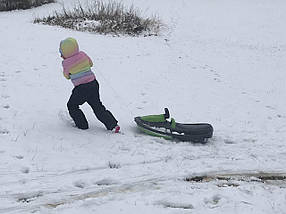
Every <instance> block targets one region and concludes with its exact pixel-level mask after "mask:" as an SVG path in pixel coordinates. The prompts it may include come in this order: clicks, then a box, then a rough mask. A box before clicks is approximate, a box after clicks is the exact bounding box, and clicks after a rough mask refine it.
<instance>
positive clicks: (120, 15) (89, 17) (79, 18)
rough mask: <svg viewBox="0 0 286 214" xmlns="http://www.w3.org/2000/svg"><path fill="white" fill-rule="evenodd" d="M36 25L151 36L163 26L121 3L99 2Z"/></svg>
mask: <svg viewBox="0 0 286 214" xmlns="http://www.w3.org/2000/svg"><path fill="white" fill-rule="evenodd" d="M34 23H42V24H48V25H57V26H62V27H64V28H70V29H74V30H78V31H88V32H96V33H100V34H112V35H131V36H138V35H144V36H150V35H158V33H159V31H160V28H161V26H162V24H161V21H160V20H159V19H158V18H157V17H155V16H154V17H151V18H142V17H141V16H140V11H139V10H137V9H135V8H134V7H130V8H127V9H126V7H125V6H124V5H123V4H122V3H119V2H115V1H109V2H108V3H104V2H101V1H95V2H94V3H93V4H90V5H88V6H87V7H86V8H84V7H83V6H82V5H78V6H76V7H74V8H73V9H72V10H66V9H65V8H63V11H62V12H61V13H58V12H55V13H54V15H50V16H48V17H45V18H37V19H35V20H34Z"/></svg>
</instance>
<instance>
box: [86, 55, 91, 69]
mask: <svg viewBox="0 0 286 214" xmlns="http://www.w3.org/2000/svg"><path fill="white" fill-rule="evenodd" d="M86 56H87V55H86ZM87 58H88V61H89V65H90V67H92V66H93V62H92V60H91V58H90V57H89V56H87Z"/></svg>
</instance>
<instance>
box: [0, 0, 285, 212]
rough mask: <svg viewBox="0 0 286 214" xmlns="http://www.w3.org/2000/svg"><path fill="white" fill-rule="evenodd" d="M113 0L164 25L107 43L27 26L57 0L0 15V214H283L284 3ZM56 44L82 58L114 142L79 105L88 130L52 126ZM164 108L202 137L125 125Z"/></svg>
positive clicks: (64, 89) (63, 94)
mask: <svg viewBox="0 0 286 214" xmlns="http://www.w3.org/2000/svg"><path fill="white" fill-rule="evenodd" d="M73 2H77V1H71V0H65V1H64V3H65V6H66V7H69V6H73ZM82 2H83V0H82ZM122 2H123V3H124V4H126V5H130V4H132V3H133V4H134V6H135V7H137V8H140V9H141V10H142V11H143V14H145V15H150V14H153V13H155V14H157V15H158V16H159V17H160V18H161V19H162V21H163V22H164V23H165V24H166V26H167V28H166V29H165V30H164V31H163V32H162V34H161V35H160V36H158V37H125V36H122V37H112V36H102V35H97V34H92V33H83V32H76V31H72V30H68V29H63V28H60V27H52V26H45V25H38V24H33V23H32V22H33V19H34V18H37V17H39V16H45V15H48V14H51V13H52V12H53V11H54V10H61V7H62V3H63V1H58V3H55V4H50V5H45V6H42V7H40V8H34V9H30V10H25V11H12V12H1V13H0V35H1V40H0V47H1V48H0V56H1V58H0V68H1V69H0V88H1V90H0V213H5V214H6V213H49V214H50V213H61V214H64V213H68V214H73V213H84V214H89V213H90V214H91V213H93V214H94V213H100V214H104V213H108V214H114V213H127V214H129V213H135V212H136V213H155V214H159V213H164V214H166V213H172V214H173V213H204V214H207V213H247V214H248V213H255V214H257V213H265V214H266V213H267V214H269V213H285V212H286V211H285V210H286V167H285V166H286V145H285V142H286V110H285V106H286V93H285V91H286V90H285V89H286V85H285V82H286V75H285V70H286V30H285V20H286V13H285V11H286V2H285V1H284V0H273V1H270V0H252V1H249V0H239V1H237V0H203V1H202V0H177V1H174V0H145V1H140V0H124V1H122ZM66 37H74V38H76V39H77V40H78V42H79V45H80V49H81V50H83V51H85V52H86V53H87V54H88V55H89V56H90V57H91V58H92V59H93V61H94V68H93V70H94V72H95V75H96V77H97V79H98V81H99V83H100V94H101V98H102V101H103V103H104V105H105V106H106V107H107V108H108V109H110V110H111V111H112V113H113V114H114V115H115V117H116V118H117V119H118V120H119V124H120V126H121V130H122V132H121V134H119V135H116V134H113V133H110V132H108V131H106V130H105V128H104V126H103V125H102V124H101V123H100V122H98V121H97V120H96V118H95V117H94V116H93V113H92V110H91V109H90V108H89V106H88V105H83V110H84V112H85V113H86V115H87V119H88V121H89V125H90V129H89V130H86V131H82V130H77V129H75V128H73V127H71V126H70V125H68V124H67V123H65V122H64V121H63V120H62V119H61V117H62V116H63V115H65V112H66V102H67V100H68V98H69V96H70V94H71V90H72V88H73V86H72V83H71V82H69V81H67V80H66V79H65V78H64V77H63V75H62V67H61V58H60V56H59V53H58V47H59V42H60V41H61V40H62V39H65V38H66ZM164 107H168V108H169V109H170V112H171V115H172V116H173V117H174V118H175V119H176V120H177V121H178V122H188V123H195V122H209V123H211V124H212V125H213V126H214V137H213V139H211V140H210V141H209V143H207V144H205V145H201V144H192V143H178V142H172V141H167V140H164V139H160V138H155V137H151V136H147V135H144V134H142V133H140V132H139V131H137V129H136V125H135V123H134V121H133V118H134V117H135V116H139V115H147V114H159V113H161V112H163V108H164Z"/></svg>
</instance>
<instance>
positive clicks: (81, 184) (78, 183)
mask: <svg viewBox="0 0 286 214" xmlns="http://www.w3.org/2000/svg"><path fill="white" fill-rule="evenodd" d="M73 185H74V186H75V187H77V188H81V189H84V188H85V187H86V186H87V183H86V182H85V181H83V180H78V181H75V182H74V183H73Z"/></svg>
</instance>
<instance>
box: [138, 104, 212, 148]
mask: <svg viewBox="0 0 286 214" xmlns="http://www.w3.org/2000/svg"><path fill="white" fill-rule="evenodd" d="M169 117H170V113H169V110H168V109H167V108H165V113H164V114H158V115H147V116H141V117H135V118H134V120H135V122H136V123H137V126H138V127H139V129H141V130H142V131H143V132H145V133H146V134H149V135H152V136H157V137H163V138H165V139H168V140H172V139H173V140H179V141H191V142H194V143H206V142H207V141H208V139H209V138H211V137H212V136H213V127H212V125H210V124H208V123H193V124H186V123H178V122H175V119H174V118H171V119H170V121H169V120H167V119H168V118H169Z"/></svg>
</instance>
